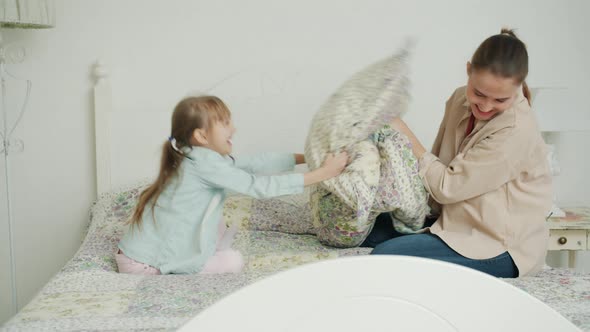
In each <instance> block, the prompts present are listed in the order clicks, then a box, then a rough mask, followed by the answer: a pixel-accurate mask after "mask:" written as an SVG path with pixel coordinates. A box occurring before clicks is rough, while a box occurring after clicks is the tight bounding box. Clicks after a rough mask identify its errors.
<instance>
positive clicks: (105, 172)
mask: <svg viewBox="0 0 590 332" xmlns="http://www.w3.org/2000/svg"><path fill="white" fill-rule="evenodd" d="M93 69H94V70H93V73H94V77H95V84H94V137H95V149H96V193H97V195H98V196H100V195H101V194H103V193H106V192H109V191H110V190H111V149H110V140H109V137H110V115H111V113H112V105H113V103H112V91H111V83H110V81H109V72H108V69H107V67H106V65H105V64H104V63H103V62H101V61H97V62H96V64H95V65H94V68H93Z"/></svg>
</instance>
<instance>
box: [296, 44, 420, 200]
mask: <svg viewBox="0 0 590 332" xmlns="http://www.w3.org/2000/svg"><path fill="white" fill-rule="evenodd" d="M408 57H409V52H408V50H407V49H406V48H403V49H401V50H400V51H399V52H398V53H397V54H394V55H392V56H390V57H388V58H386V59H384V60H381V61H379V62H377V63H375V64H373V65H371V66H369V67H367V68H365V69H364V70H361V71H360V72H358V73H356V74H355V75H353V76H352V77H351V78H350V79H349V80H348V81H346V82H345V83H344V84H343V85H342V86H340V87H339V88H338V90H336V92H335V93H334V94H333V95H332V96H331V97H330V98H329V99H328V101H327V102H326V103H325V104H324V105H323V106H322V107H321V108H320V110H319V111H318V112H317V113H316V114H315V116H314V118H313V120H312V123H311V127H310V130H309V133H308V136H307V140H306V143H305V159H306V162H307V164H308V166H309V167H310V169H316V168H318V167H320V166H321V163H322V162H323V161H324V159H325V158H326V156H327V154H329V153H334V152H339V151H342V150H346V151H348V153H349V154H350V155H351V157H352V158H353V160H354V161H353V163H352V164H351V165H350V166H349V167H348V168H347V170H346V171H345V172H344V173H343V174H342V175H341V176H339V177H337V178H334V179H330V180H328V181H325V182H323V183H322V186H323V188H324V189H326V190H328V191H329V192H332V193H334V194H336V195H337V196H338V197H339V198H340V199H342V200H343V201H344V202H345V203H346V204H347V205H348V206H350V207H351V208H352V209H357V208H358V207H359V205H366V203H367V202H366V200H369V201H371V200H372V199H373V197H371V193H372V192H374V188H375V187H376V186H377V184H378V181H379V174H378V173H379V167H378V163H373V161H370V160H368V159H366V158H370V156H373V157H374V158H378V157H377V155H374V154H372V153H368V154H367V153H366V152H367V149H370V147H368V146H367V145H366V144H365V143H362V142H364V141H365V140H366V139H367V138H368V137H369V136H370V135H372V134H373V133H375V132H376V131H378V130H379V129H380V128H382V127H383V126H384V125H385V124H387V123H389V122H390V121H391V119H393V118H394V117H395V116H398V115H400V114H402V113H404V112H405V111H406V108H407V104H408V99H409V93H408V90H407V87H408V86H409V80H408V78H407V73H408V63H407V62H408ZM357 144H361V145H364V146H363V147H361V148H359V147H357V146H355V145H357ZM367 155H369V156H367ZM362 157H364V159H363V158H362ZM359 159H363V160H362V162H357V160H359ZM375 161H378V160H375Z"/></svg>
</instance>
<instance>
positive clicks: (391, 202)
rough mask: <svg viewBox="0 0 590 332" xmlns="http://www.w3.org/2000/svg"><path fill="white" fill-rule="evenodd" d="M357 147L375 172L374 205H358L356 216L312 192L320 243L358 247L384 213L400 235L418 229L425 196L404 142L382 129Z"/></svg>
mask: <svg viewBox="0 0 590 332" xmlns="http://www.w3.org/2000/svg"><path fill="white" fill-rule="evenodd" d="M356 147H357V148H359V149H365V151H363V152H364V153H363V156H371V155H373V156H371V157H370V158H366V157H362V158H361V159H367V160H369V161H370V162H368V163H367V164H372V165H371V167H375V165H376V167H377V168H378V169H377V178H378V184H377V185H376V186H375V187H373V192H371V197H373V200H372V201H370V200H369V199H365V201H364V202H359V203H360V204H359V208H358V209H356V210H355V209H353V208H351V207H350V206H348V205H347V204H346V203H345V202H344V201H343V200H341V199H340V198H339V197H338V196H337V195H335V194H333V193H331V192H330V191H328V190H326V189H325V188H323V187H322V186H314V187H313V190H312V194H311V198H310V200H311V208H312V215H313V221H314V225H315V226H316V228H317V236H318V239H319V241H320V242H322V243H323V244H326V245H330V246H333V247H340V248H348V247H354V246H358V245H360V244H361V243H362V242H363V241H364V239H365V238H366V237H367V236H368V235H369V232H370V231H371V229H372V228H373V223H374V220H375V218H376V217H377V215H378V214H380V213H383V212H391V213H392V215H393V216H394V218H393V220H394V223H393V224H392V227H394V228H395V229H396V230H397V231H399V232H401V233H413V232H415V231H417V230H419V229H420V228H422V226H423V224H424V218H425V217H426V213H427V212H428V205H427V202H428V195H427V193H426V190H425V189H424V186H423V185H422V182H421V180H420V177H419V176H418V163H417V160H416V158H415V157H414V154H413V153H412V149H411V146H410V143H409V141H408V139H407V137H405V136H404V135H401V134H400V133H398V132H396V131H394V130H392V129H390V128H388V127H386V128H383V129H382V130H380V131H378V132H377V133H375V134H374V135H372V138H371V139H368V140H367V141H365V142H363V144H358V145H357V146H356ZM375 158H377V161H374V160H373V159H375ZM357 163H358V164H363V163H364V162H363V161H360V162H358V161H357ZM357 176H359V174H358V173H357Z"/></svg>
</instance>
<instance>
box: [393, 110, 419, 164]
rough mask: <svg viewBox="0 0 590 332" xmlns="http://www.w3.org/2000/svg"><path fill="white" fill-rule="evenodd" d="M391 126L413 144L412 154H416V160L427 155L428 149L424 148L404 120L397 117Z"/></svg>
mask: <svg viewBox="0 0 590 332" xmlns="http://www.w3.org/2000/svg"><path fill="white" fill-rule="evenodd" d="M389 125H390V126H391V128H392V129H393V130H395V131H397V132H400V133H402V134H404V135H406V136H407V137H408V139H409V140H410V143H412V152H413V153H414V156H416V159H420V158H421V157H422V155H424V153H426V149H425V148H424V146H423V145H422V143H420V141H419V140H418V138H417V137H416V135H414V133H413V132H412V130H410V128H409V127H408V125H406V123H405V122H404V120H402V119H401V118H400V117H395V118H393V120H392V121H391V123H390V124H389Z"/></svg>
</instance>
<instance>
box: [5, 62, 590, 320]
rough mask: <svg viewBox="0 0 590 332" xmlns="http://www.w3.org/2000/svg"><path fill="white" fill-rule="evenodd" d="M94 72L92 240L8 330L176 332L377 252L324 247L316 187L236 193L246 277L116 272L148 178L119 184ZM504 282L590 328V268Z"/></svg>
mask: <svg viewBox="0 0 590 332" xmlns="http://www.w3.org/2000/svg"><path fill="white" fill-rule="evenodd" d="M95 73H96V75H97V77H98V78H99V79H98V80H97V85H96V86H95V112H96V151H97V161H98V162H97V188H98V192H99V198H98V199H97V201H96V202H95V203H94V204H93V206H92V207H91V209H90V213H89V220H88V230H87V233H86V237H85V239H84V241H83V243H82V244H81V247H80V248H79V250H78V251H77V253H76V254H75V255H74V257H73V258H72V259H71V260H70V261H69V262H68V263H67V264H66V265H65V266H64V267H63V268H62V269H61V271H60V272H59V273H58V274H57V275H55V276H54V277H53V278H52V279H51V280H50V281H49V282H48V283H47V284H46V285H45V286H44V287H43V289H42V290H41V291H40V292H39V293H38V294H37V296H36V297H35V298H34V299H33V300H32V301H31V302H30V303H28V304H27V305H26V306H25V307H24V308H22V310H20V312H19V313H18V314H17V315H16V316H15V317H13V318H12V319H11V320H9V321H8V322H7V323H6V324H5V325H4V326H3V327H2V330H7V331H30V330H55V331H69V330H70V331H71V330H120V331H129V330H141V331H152V330H153V331H156V330H158V331H167V330H176V329H178V328H180V327H181V326H183V324H185V323H186V322H188V321H189V320H190V319H191V318H193V317H194V316H195V315H197V314H198V313H199V312H201V311H203V310H204V309H205V308H208V307H210V306H211V305H212V304H213V303H215V302H217V301H218V300H220V299H222V298H224V297H226V296H227V295H228V294H231V293H234V292H235V291H236V290H239V289H242V288H244V287H245V286H247V285H251V284H253V283H255V282H256V281H259V280H261V279H263V278H265V277H267V276H271V275H276V274H277V273H278V272H281V271H286V270H289V269H291V268H293V267H297V266H302V265H304V264H307V263H313V262H319V261H325V260H330V259H338V258H341V257H348V256H359V255H367V254H368V253H369V252H370V249H368V248H350V249H335V248H330V247H326V246H323V245H321V244H320V243H319V242H318V241H317V240H316V238H315V236H314V235H313V234H314V231H315V230H314V227H313V225H312V222H311V216H310V209H309V206H308V195H309V192H305V193H304V194H301V195H295V196H285V197H279V198H274V199H267V200H255V199H251V198H248V197H243V196H238V195H236V196H230V197H229V198H228V200H227V202H226V205H225V208H224V218H225V220H226V222H227V223H228V224H234V225H237V226H238V227H239V229H240V231H239V232H238V233H237V236H236V239H235V241H234V247H235V248H237V249H239V250H240V251H241V252H242V254H243V255H244V258H245V260H246V267H245V269H244V271H243V272H242V273H240V274H226V275H164V276H136V275H126V274H119V273H117V271H116V263H115V260H114V252H115V251H116V245H117V243H118V240H119V238H120V237H121V235H122V232H123V230H124V224H123V222H124V221H125V220H126V218H127V217H128V216H129V214H130V213H131V211H132V209H133V206H134V204H135V202H136V199H137V196H138V194H139V192H140V191H141V189H142V188H143V186H144V185H145V183H144V182H143V183H138V184H136V185H131V186H128V187H127V188H124V189H120V190H113V189H112V187H111V183H110V166H109V165H108V161H109V160H110V159H109V158H110V153H111V152H110V148H109V120H108V117H109V114H110V111H111V110H110V107H111V106H110V105H111V94H110V84H109V82H108V77H107V76H106V74H105V72H104V68H102V67H98V68H96V71H95ZM503 282H506V283H508V284H510V285H513V286H515V287H517V288H519V289H521V290H523V291H525V292H527V293H528V294H530V295H532V296H534V297H536V298H537V299H539V300H541V301H542V302H543V303H545V304H546V305H548V306H549V307H551V308H553V309H554V310H555V311H557V312H558V313H560V314H561V315H563V317H565V318H566V319H567V320H569V321H570V322H571V323H573V324H574V325H575V326H577V327H579V328H580V329H581V330H584V331H590V274H581V273H577V272H575V271H573V270H571V269H555V268H549V267H546V268H545V269H543V270H542V271H541V272H540V273H539V274H538V275H536V276H534V277H524V278H519V279H503ZM253 300H255V299H253ZM309 300H310V301H313V298H310V299H309ZM262 314H264V313H262ZM228 316H229V317H231V313H228Z"/></svg>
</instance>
